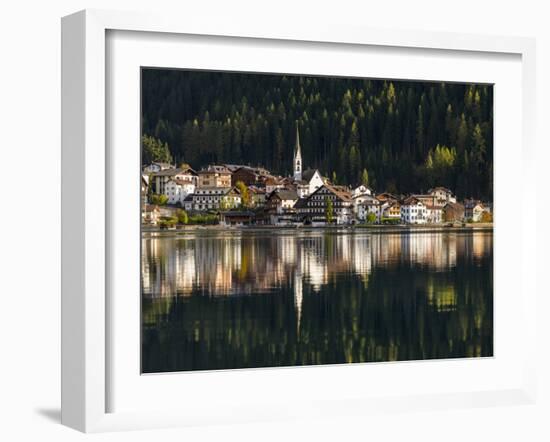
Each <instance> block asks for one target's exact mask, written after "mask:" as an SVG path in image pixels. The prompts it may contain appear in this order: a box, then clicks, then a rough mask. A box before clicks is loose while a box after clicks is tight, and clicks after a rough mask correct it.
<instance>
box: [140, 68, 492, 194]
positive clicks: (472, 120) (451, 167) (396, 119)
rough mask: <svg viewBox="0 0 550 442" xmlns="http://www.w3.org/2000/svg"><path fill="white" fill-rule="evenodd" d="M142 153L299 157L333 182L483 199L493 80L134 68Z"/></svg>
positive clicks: (281, 169) (286, 165) (286, 170)
mask: <svg viewBox="0 0 550 442" xmlns="http://www.w3.org/2000/svg"><path fill="white" fill-rule="evenodd" d="M141 123H142V135H143V138H142V140H143V143H142V147H143V150H142V158H143V160H144V163H145V162H146V161H145V160H146V159H147V160H149V159H157V157H158V159H159V160H160V159H163V160H166V159H171V160H173V161H174V162H177V163H183V162H185V163H188V164H190V165H191V166H193V167H194V168H200V167H202V166H205V165H207V164H209V163H229V164H249V165H261V166H265V167H266V168H268V169H270V170H271V171H272V172H274V173H277V174H281V175H288V174H290V172H291V169H292V158H293V151H294V145H295V138H296V126H298V127H299V130H300V142H301V147H302V157H303V160H304V166H305V167H306V168H308V167H311V168H318V169H319V170H320V171H321V172H322V173H323V174H324V175H325V176H328V177H331V178H332V179H333V181H335V182H336V183H338V184H350V185H355V184H358V183H361V182H363V183H365V182H367V183H368V184H369V185H370V186H371V187H373V188H374V189H376V190H378V191H390V192H395V193H407V192H420V191H426V190H427V189H428V188H429V187H432V186H434V185H443V186H447V187H450V188H451V189H453V190H454V191H455V192H456V194H457V195H458V196H459V197H476V198H482V199H487V200H491V199H492V191H493V189H492V174H493V89H492V86H491V85H482V84H458V83H441V82H438V83H436V82H418V81H415V82H413V81H396V80H391V81H390V80H372V79H357V78H332V77H315V76H297V75H271V74H270V75H267V74H248V73H228V72H203V71H186V70H166V69H143V71H142V122H141Z"/></svg>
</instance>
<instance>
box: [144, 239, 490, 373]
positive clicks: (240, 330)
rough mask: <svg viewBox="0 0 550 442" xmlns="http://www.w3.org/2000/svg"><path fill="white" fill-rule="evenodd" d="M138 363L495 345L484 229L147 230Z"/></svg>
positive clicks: (202, 364) (302, 360)
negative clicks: (386, 230) (391, 230)
mask: <svg viewBox="0 0 550 442" xmlns="http://www.w3.org/2000/svg"><path fill="white" fill-rule="evenodd" d="M141 266H142V268H141V271H142V281H141V283H142V371H143V372H144V373H153V372H169V371H185V370H211V369H232V368H247V367H271V366H292V365H311V364H336V363H351V362H372V361H396V360H418V359H434V358H459V357H481V356H492V354H493V233H492V231H469V232H462V231H435V232H406V231H402V232H394V233H388V232H376V231H367V230H366V229H280V230H273V229H269V230H262V229H234V230H230V229H228V230H216V229H210V230H209V229H204V230H200V229H195V230H188V231H182V232H166V233H143V237H142V262H141Z"/></svg>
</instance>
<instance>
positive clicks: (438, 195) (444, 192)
mask: <svg viewBox="0 0 550 442" xmlns="http://www.w3.org/2000/svg"><path fill="white" fill-rule="evenodd" d="M428 194H429V195H431V196H433V197H435V203H436V205H438V206H441V207H443V206H444V205H445V204H447V203H456V197H455V196H454V195H453V192H451V191H450V190H449V189H447V188H446V187H441V186H438V187H434V188H433V189H430V190H428Z"/></svg>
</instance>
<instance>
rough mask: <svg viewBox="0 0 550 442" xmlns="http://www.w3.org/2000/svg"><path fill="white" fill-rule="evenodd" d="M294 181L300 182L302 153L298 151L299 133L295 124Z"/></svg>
mask: <svg viewBox="0 0 550 442" xmlns="http://www.w3.org/2000/svg"><path fill="white" fill-rule="evenodd" d="M293 165H294V180H296V181H302V151H301V149H300V133H299V131H298V122H296V147H295V148H294V163H293Z"/></svg>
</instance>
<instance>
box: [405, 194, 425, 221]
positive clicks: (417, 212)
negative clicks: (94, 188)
mask: <svg viewBox="0 0 550 442" xmlns="http://www.w3.org/2000/svg"><path fill="white" fill-rule="evenodd" d="M427 220H428V210H427V208H426V206H425V205H424V203H423V202H422V201H420V200H419V199H418V198H415V197H414V196H411V197H409V198H407V199H406V200H405V201H404V202H403V204H401V222H403V223H405V224H425V223H426V222H427Z"/></svg>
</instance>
